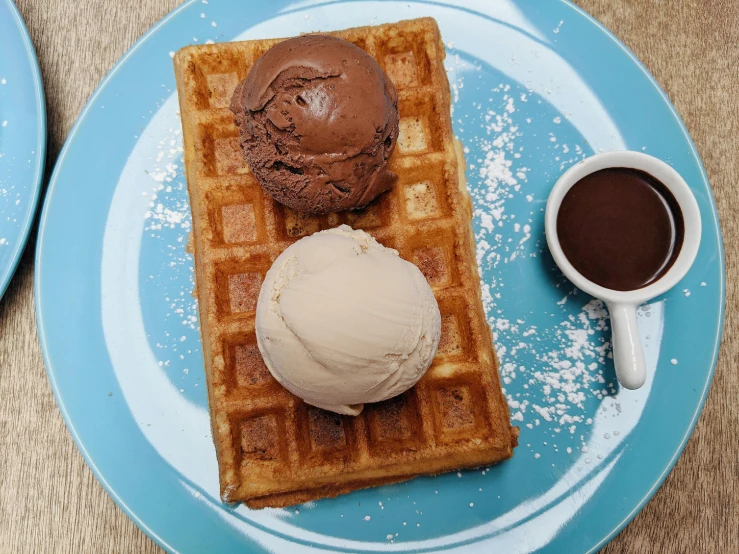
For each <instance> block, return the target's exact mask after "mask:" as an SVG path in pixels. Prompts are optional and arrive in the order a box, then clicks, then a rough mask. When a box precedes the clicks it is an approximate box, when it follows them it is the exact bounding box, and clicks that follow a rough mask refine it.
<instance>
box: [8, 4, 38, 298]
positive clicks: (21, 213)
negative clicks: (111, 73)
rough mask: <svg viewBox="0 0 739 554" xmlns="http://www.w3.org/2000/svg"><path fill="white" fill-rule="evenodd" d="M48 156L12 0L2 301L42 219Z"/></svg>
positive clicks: (27, 48)
mask: <svg viewBox="0 0 739 554" xmlns="http://www.w3.org/2000/svg"><path fill="white" fill-rule="evenodd" d="M45 154H46V108H45V106H44V89H43V85H42V84H41V74H40V73H39V68H38V62H37V61H36V52H35V51H34V49H33V44H32V43H31V38H30V37H29V36H28V31H27V30H26V26H25V25H24V24H23V19H22V18H21V15H20V13H18V10H17V8H16V7H15V4H13V2H12V1H11V0H0V297H2V295H3V293H4V292H5V289H6V288H7V287H8V283H9V282H10V278H11V277H12V276H13V272H14V271H15V268H16V266H17V265H18V261H19V260H20V257H21V254H22V253H23V247H24V246H25V244H26V239H27V238H28V232H29V231H30V229H31V224H32V223H33V216H34V214H35V213H36V203H37V202H38V197H39V191H40V190H41V180H42V178H43V176H44V160H45Z"/></svg>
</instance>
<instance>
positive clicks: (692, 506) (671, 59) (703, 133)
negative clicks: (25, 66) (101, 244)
mask: <svg viewBox="0 0 739 554" xmlns="http://www.w3.org/2000/svg"><path fill="white" fill-rule="evenodd" d="M540 1H552V0H540ZM178 3H179V1H178V0H138V1H136V2H111V1H110V0H54V1H52V0H18V4H19V8H20V10H21V13H22V14H23V16H24V18H25V20H26V23H27V25H28V28H29V30H30V33H31V37H32V38H33V42H34V44H35V45H36V50H37V52H38V57H39V63H40V65H41V72H42V73H43V79H44V83H45V88H46V98H47V111H48V123H49V149H48V150H49V153H48V159H47V168H48V171H47V173H49V172H50V170H51V168H52V167H53V165H54V162H55V160H56V157H57V155H58V153H59V150H60V148H61V146H62V143H63V141H64V139H65V137H66V135H67V133H68V132H69V130H70V128H71V127H72V124H73V123H74V120H75V118H76V117H77V115H78V114H79V113H80V111H81V110H82V107H83V106H84V104H85V102H86V101H87V99H88V98H89V96H90V94H91V93H92V91H93V90H94V88H95V87H96V86H97V84H98V83H99V82H100V80H101V79H102V78H103V76H104V75H105V74H106V73H107V71H108V70H109V69H110V68H111V67H112V65H113V64H114V63H115V62H116V60H118V58H120V56H121V55H122V54H123V53H124V52H125V51H126V50H127V49H128V48H129V47H130V46H131V44H133V42H134V41H135V40H136V39H137V38H138V37H140V36H141V35H142V34H143V33H144V32H145V31H146V30H147V29H148V28H149V27H150V26H151V25H153V24H154V23H155V22H156V21H157V20H158V19H159V18H161V17H162V16H164V15H165V14H166V13H167V12H169V11H170V10H171V9H172V8H174V7H175V5H177V4H178ZM577 3H578V4H579V5H580V6H582V7H583V8H585V9H586V10H587V11H588V12H590V13H591V14H593V15H594V16H595V17H596V18H597V19H598V20H600V21H602V22H603V23H604V24H605V25H606V26H607V27H608V28H609V29H611V30H612V31H613V32H614V33H615V34H616V36H618V37H619V38H620V39H621V40H623V41H624V42H625V43H626V44H627V45H628V46H629V47H630V48H631V49H632V50H633V51H634V52H635V53H636V55H637V56H638V57H639V58H640V59H641V60H642V61H643V62H644V63H645V64H646V66H647V67H648V68H649V69H650V71H651V72H652V74H653V75H654V76H655V77H656V78H657V81H659V83H660V84H661V85H662V87H663V88H664V89H665V90H666V91H667V94H668V95H669V97H670V98H671V100H672V102H673V103H674V104H675V106H676V107H677V110H678V111H679V112H680V115H681V116H682V118H683V120H684V121H685V123H686V125H687V126H688V129H689V130H690V133H691V135H692V136H693V139H694V140H695V142H696V144H697V146H698V150H699V151H700V154H701V156H702V157H703V161H704V163H705V166H706V169H707V171H708V176H709V178H710V180H711V184H712V186H713V191H714V194H715V196H716V203H717V204H718V209H719V213H720V216H721V224H722V228H723V235H724V244H725V245H726V265H727V282H728V287H727V304H726V325H725V328H724V339H723V345H722V350H721V355H720V358H719V366H718V370H717V372H716V377H715V379H714V381H713V387H712V388H711V391H710V394H709V396H708V401H707V403H706V407H705V410H704V411H703V415H702V416H701V418H700V421H699V422H698V426H697V427H696V430H695V433H694V434H693V436H692V438H691V439H690V441H689V443H688V445H687V448H686V449H685V452H684V454H683V455H682V457H681V458H680V460H679V461H678V463H677V466H676V467H675V469H674V470H673V471H672V473H671V474H670V475H669V477H668V478H667V480H666V481H665V484H664V485H663V486H662V488H661V489H660V490H659V492H658V493H657V494H656V496H655V497H654V499H653V500H652V501H651V502H650V503H649V504H648V505H647V506H646V508H645V509H644V510H643V511H642V512H641V514H639V515H638V516H637V517H636V519H635V520H634V521H633V522H632V523H631V524H630V525H629V526H628V527H627V528H626V529H625V530H624V531H623V532H622V533H621V534H620V535H619V536H618V537H616V539H614V540H613V542H612V543H611V544H610V545H609V546H607V547H606V548H605V549H604V550H603V551H604V552H608V553H621V552H624V553H644V554H647V553H650V554H651V553H662V552H664V553H682V552H685V553H702V552H716V553H735V552H739V508H737V505H738V504H739V364H738V363H737V362H739V342H737V331H738V330H739V318H738V317H737V313H738V312H739V287H738V285H737V277H738V276H739V255H738V250H737V246H736V245H737V243H739V218H737V216H736V214H737V212H739V0H708V1H706V0H672V1H670V2H667V1H665V0H638V1H637V0H629V1H627V0H622V1H614V0H578V1H577ZM0 55H2V52H0ZM35 242H36V241H35V233H34V235H32V237H31V239H30V240H29V243H28V247H27V248H26V252H25V255H24V257H23V261H22V263H21V265H20V267H19V268H18V272H17V273H16V275H15V278H14V279H13V281H12V283H11V285H10V287H9V289H8V291H7V292H6V294H5V296H4V298H3V299H2V300H1V301H0V553H6V552H13V553H15V552H23V553H26V552H42V553H47V552H48V553H50V552H54V553H59V554H61V553H80V552H85V553H87V552H95V553H104V552H111V553H112V552H141V553H153V552H159V551H160V550H159V548H158V547H157V546H156V545H155V544H154V543H153V542H152V541H151V540H149V539H148V538H147V537H146V535H144V533H142V532H141V531H139V529H138V528H137V527H136V526H135V525H134V524H133V523H132V522H131V521H130V520H129V519H128V518H127V517H126V516H125V515H124V514H123V512H122V511H121V510H120V509H119V508H118V507H117V506H116V505H115V504H114V503H113V501H112V500H111V499H110V498H109V497H108V495H107V494H106V493H105V491H104V490H103V488H102V487H101V486H100V484H99V483H98V482H97V481H96V480H95V478H94V477H93V475H92V472H91V471H90V470H89V469H88V467H87V466H86V465H85V462H84V461H83V459H82V456H81V455H80V454H79V452H78V451H77V449H76V447H75V445H74V443H73V442H72V439H71V437H70V435H69V432H68V431H67V429H66V428H65V426H64V422H63V421H62V418H61V415H60V413H59V410H58V409H57V407H56V404H55V403H54V398H53V395H52V393H51V389H50V387H49V383H48V381H47V378H46V372H45V370H44V364H43V360H42V358H41V349H40V346H39V342H38V338H37V335H36V322H35V316H34V307H33V252H34V248H35Z"/></svg>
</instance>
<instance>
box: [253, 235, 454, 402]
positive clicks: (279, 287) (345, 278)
mask: <svg viewBox="0 0 739 554" xmlns="http://www.w3.org/2000/svg"><path fill="white" fill-rule="evenodd" d="M256 334H257V342H258V344H259V350H260V352H261V353H262V357H263V358H264V362H265V364H266V365H267V368H268V369H269V371H270V372H271V373H272V375H273V376H274V377H275V379H277V381H279V382H280V383H281V384H282V385H283V386H284V387H285V388H287V389H288V390H289V391H291V392H292V393H293V394H295V395H296V396H299V397H300V398H302V399H303V400H305V401H306V402H307V403H308V404H311V405H313V406H317V407H319V408H324V409H326V410H331V411H333V412H338V413H340V414H349V415H357V414H359V413H360V412H361V411H362V408H363V407H364V404H365V403H367V402H379V401H381V400H386V399H388V398H392V397H393V396H396V395H398V394H401V393H402V392H404V391H406V390H408V389H409V388H410V387H412V386H413V385H415V384H416V382H418V380H419V379H420V378H421V377H422V376H423V374H424V373H425V372H426V370H427V369H428V367H429V366H430V365H431V362H432V360H433V359H434V356H435V355H436V349H437V348H438V346H439V338H440V336H441V316H440V314H439V307H438V305H437V303H436V299H435V298H434V295H433V293H432V292H431V288H430V287H429V285H428V283H427V282H426V279H425V278H424V276H423V274H422V273H421V272H420V271H419V269H418V268H417V267H416V266H415V265H413V264H412V263H410V262H407V261H405V260H403V259H402V258H401V257H400V256H399V255H398V253H397V252H396V251H395V250H392V249H391V248H385V247H384V246H382V245H381V244H380V243H378V242H377V241H376V240H375V239H374V238H372V237H371V236H370V235H368V234H367V233H365V232H364V231H355V230H353V229H352V228H351V227H348V226H346V225H342V226H341V227H338V228H336V229H330V230H328V231H322V232H320V233H316V234H314V235H312V236H309V237H306V238H303V239H302V240H300V241H298V242H296V243H295V244H293V245H292V246H290V247H289V248H288V249H287V250H285V251H284V252H283V253H282V254H281V255H280V256H279V257H278V258H277V259H276V260H275V262H274V264H273V265H272V267H271V268H270V270H269V271H268V272H267V276H266V278H265V280H264V283H263V284H262V289H261V291H260V293H259V301H258V304H257V317H256Z"/></svg>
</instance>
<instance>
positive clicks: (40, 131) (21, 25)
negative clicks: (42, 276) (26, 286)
mask: <svg viewBox="0 0 739 554" xmlns="http://www.w3.org/2000/svg"><path fill="white" fill-rule="evenodd" d="M5 1H6V3H7V5H8V7H9V9H10V12H11V14H12V15H13V17H14V19H15V24H16V25H17V26H18V29H19V31H20V34H21V37H22V39H23V46H24V48H25V51H26V54H27V55H28V57H29V58H30V60H31V71H32V73H33V82H34V94H35V98H34V100H35V102H36V107H37V110H38V114H39V116H38V120H37V125H36V134H37V136H38V142H37V143H36V160H35V167H34V172H33V175H34V178H33V181H34V184H35V186H34V189H33V193H32V196H31V203H30V208H31V209H30V210H29V211H28V215H27V217H26V219H25V220H24V221H23V222H22V223H21V233H20V240H18V241H17V242H16V244H15V249H14V251H13V253H12V255H11V260H10V264H8V266H7V268H6V269H5V270H3V271H4V273H2V274H0V299H2V297H3V295H4V294H5V291H6V290H7V289H8V285H9V284H10V280H11V279H12V278H13V275H15V270H16V269H17V268H18V264H19V263H20V261H21V257H22V255H23V252H24V250H25V249H26V243H27V242H28V237H29V235H30V234H31V229H32V227H33V223H34V221H35V220H36V212H37V210H38V202H39V198H40V196H41V186H42V184H43V179H44V168H45V166H46V138H47V137H46V132H47V128H46V96H45V95H44V84H43V80H42V79H41V68H40V67H39V63H38V57H37V56H36V49H35V48H34V46H33V41H31V35H30V34H29V33H28V28H27V27H26V24H25V22H24V21H23V16H22V15H21V14H20V11H19V10H18V7H17V6H16V5H15V3H14V2H13V0H5Z"/></svg>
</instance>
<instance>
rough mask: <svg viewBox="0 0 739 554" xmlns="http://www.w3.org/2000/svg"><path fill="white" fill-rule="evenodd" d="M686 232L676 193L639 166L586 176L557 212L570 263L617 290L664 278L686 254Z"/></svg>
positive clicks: (585, 275) (559, 228)
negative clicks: (681, 253)
mask: <svg viewBox="0 0 739 554" xmlns="http://www.w3.org/2000/svg"><path fill="white" fill-rule="evenodd" d="M684 233H685V226H684V224H683V215H682V212H681V211H680V206H679V205H678V203H677V200H675V197H674V196H673V195H672V193H671V192H670V191H669V190H668V189H667V187H665V186H664V185H663V184H662V183H660V182H659V181H657V180H656V179H655V178H654V177H652V176H651V175H649V174H648V173H645V172H643V171H639V170H636V169H629V168H611V169H602V170H600V171H596V172H595V173H591V174H590V175H587V176H586V177H583V178H582V179H581V180H580V181H578V182H577V183H575V185H574V186H573V187H572V188H571V189H570V190H569V191H567V194H565V197H564V199H563V200H562V204H561V206H560V208H559V213H558V214H557V235H558V237H559V243H560V245H561V247H562V250H563V251H564V255H565V256H566V257H567V259H568V260H569V262H570V263H571V264H572V265H573V266H574V267H575V269H576V270H577V271H578V272H579V273H580V274H581V275H582V276H583V277H585V278H586V279H588V280H590V281H593V282H594V283H596V284H598V285H600V286H602V287H605V288H608V289H612V290H620V291H628V290H636V289H640V288H642V287H646V286H647V285H650V284H652V283H653V282H655V281H656V280H657V279H659V278H660V277H662V276H663V275H664V274H665V273H666V272H667V270H668V269H670V267H671V266H672V264H673V263H674V262H675V259H676V258H677V256H678V254H679V253H680V248H681V247H682V244H683V236H684Z"/></svg>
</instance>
